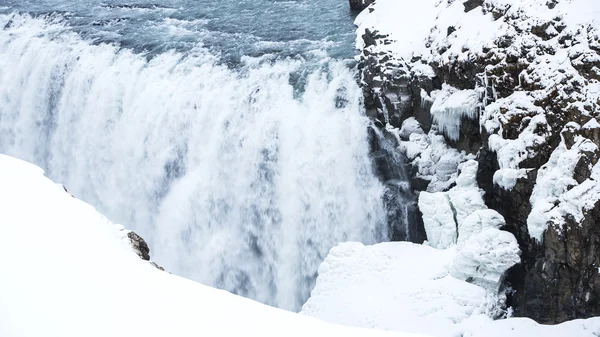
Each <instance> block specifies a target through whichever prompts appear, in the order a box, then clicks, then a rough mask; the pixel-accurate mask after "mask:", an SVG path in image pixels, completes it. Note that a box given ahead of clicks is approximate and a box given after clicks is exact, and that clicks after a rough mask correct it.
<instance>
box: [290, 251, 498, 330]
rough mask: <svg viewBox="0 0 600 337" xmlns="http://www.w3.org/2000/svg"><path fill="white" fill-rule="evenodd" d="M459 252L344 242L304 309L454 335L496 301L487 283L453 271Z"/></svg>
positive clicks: (348, 321) (355, 321)
mask: <svg viewBox="0 0 600 337" xmlns="http://www.w3.org/2000/svg"><path fill="white" fill-rule="evenodd" d="M454 255H455V253H454V251H453V250H438V249H434V248H432V247H427V246H423V245H417V244H413V243H409V242H394V243H382V244H377V245H373V246H364V245H363V244H360V243H343V244H340V245H338V246H337V247H334V248H332V249H331V251H330V252H329V255H328V256H327V258H326V259H325V261H324V262H323V263H322V264H321V266H320V267H319V277H318V278H317V284H316V286H315V288H314V289H313V292H312V294H311V297H310V298H309V300H308V301H307V302H306V304H305V305H304V306H303V308H302V311H301V313H302V314H305V315H310V316H315V317H318V318H321V319H323V320H326V321H331V322H336V323H340V324H345V325H352V326H361V327H369V328H376V329H386V330H397V331H407V332H422V333H426V334H431V335H433V336H453V335H454V333H455V332H456V328H455V324H456V323H457V322H460V321H462V320H464V319H465V318H467V317H469V316H470V315H472V314H474V313H484V312H485V311H486V309H487V307H488V306H490V305H492V303H491V301H490V298H488V297H487V296H486V292H485V290H484V289H482V288H480V287H478V286H476V285H473V284H470V283H467V282H463V281H460V280H458V279H456V278H454V277H453V276H451V275H450V274H449V271H448V269H449V266H450V265H451V263H452V259H453V257H454ZM409 257H418V258H409ZM342 308H343V309H342Z"/></svg>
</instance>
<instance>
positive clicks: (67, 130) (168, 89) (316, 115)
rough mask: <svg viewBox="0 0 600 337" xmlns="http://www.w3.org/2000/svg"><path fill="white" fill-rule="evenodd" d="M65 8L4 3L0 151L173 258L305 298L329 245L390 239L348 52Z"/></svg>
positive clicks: (231, 281)
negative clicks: (235, 40) (290, 48)
mask: <svg viewBox="0 0 600 337" xmlns="http://www.w3.org/2000/svg"><path fill="white" fill-rule="evenodd" d="M143 8H145V7H143ZM8 9H10V8H8ZM5 10H6V8H5ZM64 15H67V14H64ZM64 15H63V16H60V15H59V16H56V15H50V16H48V15H42V16H34V17H32V16H30V15H29V14H14V13H8V14H1V15H0V28H1V27H3V29H2V30H1V31H0V152H2V153H6V154H9V155H13V156H16V157H20V158H23V159H25V160H28V161H31V162H34V163H36V164H38V165H40V166H41V167H43V168H45V169H46V171H47V175H48V176H50V177H51V178H53V179H54V180H56V181H60V182H62V183H63V184H64V185H65V186H67V187H68V188H69V191H70V192H71V193H73V194H75V195H76V196H77V197H79V198H82V199H83V200H86V201H87V202H89V203H91V204H92V205H94V206H95V207H97V208H98V209H99V210H100V211H102V212H103V213H104V214H106V215H107V216H108V217H110V218H111V219H112V220H114V221H118V222H121V223H123V224H124V225H126V226H127V227H129V228H132V229H134V230H136V231H138V232H139V233H140V234H141V235H142V236H144V237H145V238H146V239H147V241H148V242H149V244H150V246H151V248H152V250H153V258H154V260H156V261H157V262H158V263H159V264H161V265H163V266H164V267H165V268H166V269H167V270H169V271H171V272H173V273H176V274H179V275H182V276H185V277H188V278H191V279H194V280H197V281H200V282H202V283H205V284H209V285H213V286H216V287H219V288H223V289H226V290H229V291H232V292H234V293H237V294H240V295H243V296H247V297H250V298H253V299H256V300H258V301H262V302H264V303H267V304H270V305H275V306H279V307H282V308H286V309H290V310H297V309H299V308H300V306H301V305H302V304H303V302H304V301H305V300H306V299H307V298H308V296H309V294H310V290H311V289H312V287H313V285H314V280H315V277H316V273H317V268H318V265H319V264H320V262H321V261H322V260H323V259H324V257H325V255H326V254H327V252H328V251H329V249H330V248H331V247H333V246H334V245H336V244H337V243H339V242H342V241H362V242H364V243H375V242H378V241H383V240H387V239H388V230H387V226H386V212H385V210H384V206H383V201H382V196H383V194H384V190H385V188H384V186H383V185H382V184H381V183H380V182H379V181H378V179H377V178H376V177H375V176H374V173H373V172H372V171H373V170H372V163H371V160H370V158H369V145H368V140H367V125H368V121H367V120H366V118H365V117H363V116H362V115H361V110H360V109H361V105H360V97H361V91H360V89H359V88H358V86H357V85H356V83H355V77H354V73H353V71H352V70H351V69H349V67H348V66H347V65H346V63H345V62H344V61H339V60H335V59H332V58H330V57H328V56H327V54H326V53H319V52H318V51H314V50H308V51H303V53H304V54H302V55H301V56H299V57H287V58H275V59H274V58H272V57H271V56H272V55H271V56H270V55H268V54H265V55H264V56H262V57H252V58H251V57H246V56H243V55H242V56H240V57H239V58H238V59H237V60H236V61H235V62H236V65H235V66H233V67H232V66H227V64H226V63H227V62H225V63H224V62H223V59H224V58H227V57H226V55H229V56H231V55H233V53H230V52H229V51H228V50H225V49H223V52H222V53H221V54H219V53H216V52H215V51H214V50H212V49H210V48H207V47H201V46H197V45H196V46H194V47H193V48H188V49H187V50H178V51H168V50H160V51H159V52H157V51H156V50H155V51H153V52H152V53H138V52H136V51H135V49H136V48H133V47H132V48H122V46H119V45H118V44H114V43H111V44H107V43H104V41H100V42H99V43H93V41H92V42H90V41H91V40H88V39H86V36H95V35H94V34H91V33H90V34H88V35H86V34H85V33H84V30H83V29H82V30H80V31H78V30H77V29H74V28H73V25H72V22H73V21H72V22H67V21H65V16H64ZM86 27H87V26H86ZM88 33H89V32H88ZM105 33H106V32H105ZM106 34H108V35H110V31H109V32H108V33H106ZM96 42H98V41H96ZM176 49H177V48H176ZM225 54H226V55H225ZM224 55H225V56H224ZM310 55H312V56H310ZM315 55H316V56H315ZM310 57H313V58H312V59H310V60H309V61H307V60H308V59H309V58H310ZM232 58H235V57H232ZM82 225H84V224H82Z"/></svg>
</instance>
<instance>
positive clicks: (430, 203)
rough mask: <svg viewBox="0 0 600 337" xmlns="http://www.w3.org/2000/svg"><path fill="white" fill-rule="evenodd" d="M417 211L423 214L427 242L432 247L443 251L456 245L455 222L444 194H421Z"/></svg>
mask: <svg viewBox="0 0 600 337" xmlns="http://www.w3.org/2000/svg"><path fill="white" fill-rule="evenodd" d="M419 210H421V213H423V224H424V225H425V232H427V240H428V242H429V244H430V245H431V246H432V247H434V248H440V249H444V248H448V247H451V246H452V245H453V244H455V243H456V239H457V235H458V233H457V229H456V222H455V220H454V212H453V211H452V205H451V204H450V200H448V197H447V195H446V193H443V192H438V193H427V192H421V194H419Z"/></svg>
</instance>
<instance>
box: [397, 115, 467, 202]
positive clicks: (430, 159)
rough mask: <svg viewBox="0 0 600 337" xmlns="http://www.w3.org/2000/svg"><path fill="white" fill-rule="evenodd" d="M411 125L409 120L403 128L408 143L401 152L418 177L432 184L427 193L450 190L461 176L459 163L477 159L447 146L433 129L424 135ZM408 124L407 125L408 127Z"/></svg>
mask: <svg viewBox="0 0 600 337" xmlns="http://www.w3.org/2000/svg"><path fill="white" fill-rule="evenodd" d="M412 123H413V122H412V120H411V119H410V118H409V119H407V120H406V121H405V122H404V123H403V124H402V128H401V129H400V136H401V137H402V136H403V135H406V134H408V140H407V141H401V142H400V150H401V151H402V152H403V153H404V154H406V157H407V158H408V160H409V161H410V162H411V164H412V165H413V167H415V168H416V171H417V172H416V176H417V177H419V178H423V179H425V180H429V181H430V183H429V185H428V186H427V191H428V192H439V191H443V190H447V189H449V188H450V186H451V185H452V184H453V183H454V181H455V180H456V177H457V176H458V173H457V171H458V166H459V165H460V163H462V162H464V161H466V160H468V159H472V158H474V156H473V155H467V154H466V153H465V152H464V151H458V150H456V149H454V148H451V147H450V146H448V144H447V143H446V141H445V139H444V137H443V136H441V135H439V134H437V132H436V130H433V129H432V130H430V131H429V133H428V134H425V133H423V132H419V131H418V130H420V129H411V126H412V125H411V124H412ZM406 124H408V125H407V126H405V125H406ZM407 130H411V132H412V133H410V132H408V131H407Z"/></svg>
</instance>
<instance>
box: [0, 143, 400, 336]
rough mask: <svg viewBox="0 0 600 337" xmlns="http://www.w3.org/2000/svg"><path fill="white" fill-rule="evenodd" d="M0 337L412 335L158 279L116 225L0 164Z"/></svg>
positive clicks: (28, 171)
mask: <svg viewBox="0 0 600 337" xmlns="http://www.w3.org/2000/svg"><path fill="white" fill-rule="evenodd" d="M0 186H2V188H1V189H0V265H1V266H2V268H0V336H3V337H21V336H22V337H31V336H44V337H53V336H56V337H69V336H73V337H80V336H91V337H93V336H103V337H105V336H148V337H151V336H283V335H285V336H341V335H344V336H367V335H369V336H380V335H381V336H384V335H386V336H387V335H390V336H409V335H407V334H401V333H385V332H383V331H369V330H363V329H356V328H349V327H342V326H337V325H333V324H329V323H325V322H322V321H319V320H317V319H314V318H310V317H305V316H302V315H298V314H295V313H291V312H287V311H283V310H281V309H276V308H273V307H268V306H266V305H263V304H260V303H258V302H254V301H252V300H249V299H246V298H242V297H239V296H235V295H232V294H230V293H227V292H225V291H222V290H217V289H214V288H210V287H208V286H204V285H201V284H198V283H195V282H193V281H190V280H186V279H183V278H181V277H178V276H175V275H172V274H169V273H167V272H163V271H160V270H158V269H156V268H155V267H154V266H152V265H151V264H150V263H148V262H147V261H143V260H141V259H140V258H139V257H138V256H137V255H136V253H135V252H133V251H132V249H131V247H130V246H129V242H128V240H127V238H126V233H127V231H125V230H124V229H123V226H120V225H116V224H113V223H111V222H110V221H109V220H108V219H106V218H105V217H104V216H102V215H101V214H99V213H98V212H97V211H96V210H95V209H94V208H93V207H92V206H90V205H88V204H86V203H84V202H82V201H80V200H78V199H76V198H74V197H72V196H71V195H70V194H69V193H66V192H65V190H64V189H63V188H62V185H59V184H56V183H54V182H52V181H51V180H49V179H47V178H45V177H44V176H43V171H42V170H41V169H40V168H38V167H36V166H34V165H32V164H29V163H26V162H23V161H20V160H17V159H14V158H11V157H8V156H4V155H0Z"/></svg>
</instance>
